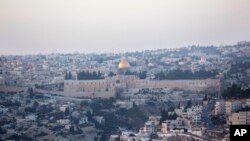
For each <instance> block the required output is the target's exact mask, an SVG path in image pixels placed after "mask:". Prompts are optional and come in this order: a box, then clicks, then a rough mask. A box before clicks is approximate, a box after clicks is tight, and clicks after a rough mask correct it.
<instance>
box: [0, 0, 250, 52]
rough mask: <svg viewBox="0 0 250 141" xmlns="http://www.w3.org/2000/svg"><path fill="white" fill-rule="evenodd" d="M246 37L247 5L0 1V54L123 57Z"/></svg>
mask: <svg viewBox="0 0 250 141" xmlns="http://www.w3.org/2000/svg"><path fill="white" fill-rule="evenodd" d="M249 37H250V1H249V0H71V1H70V0H42V1H38V0H37V1H36V0H0V54H34V53H51V52H61V53H68V52H74V51H79V52H82V53H91V52H96V53H102V52H113V51H114V52H126V51H136V50H145V49H156V48H175V47H181V46H187V45H192V44H200V45H212V44H213V45H221V44H234V43H236V42H237V41H241V40H249V39H250V38H249Z"/></svg>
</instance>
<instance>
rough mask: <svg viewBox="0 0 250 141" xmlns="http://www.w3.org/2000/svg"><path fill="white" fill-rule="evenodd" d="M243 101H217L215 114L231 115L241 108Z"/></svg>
mask: <svg viewBox="0 0 250 141" xmlns="http://www.w3.org/2000/svg"><path fill="white" fill-rule="evenodd" d="M241 107H242V103H241V102H240V101H236V100H235V101H217V102H216V103H215V107H214V112H215V115H219V114H226V115H231V114H232V113H233V112H236V111H238V110H239V109H241Z"/></svg>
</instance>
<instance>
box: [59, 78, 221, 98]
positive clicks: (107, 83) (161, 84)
mask: <svg viewBox="0 0 250 141" xmlns="http://www.w3.org/2000/svg"><path fill="white" fill-rule="evenodd" d="M134 88H173V89H175V88H176V89H184V90H191V91H209V92H219V91H220V80H219V79H204V80H141V79H138V78H137V77H136V76H135V75H116V76H113V77H107V78H105V79H101V80H65V81H64V95H65V96H73V97H89V98H110V97H114V96H115V94H116V91H117V90H118V89H122V90H129V89H134Z"/></svg>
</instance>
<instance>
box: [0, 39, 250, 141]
mask: <svg viewBox="0 0 250 141" xmlns="http://www.w3.org/2000/svg"><path fill="white" fill-rule="evenodd" d="M249 47H250V44H249V42H239V43H238V44H236V45H232V46H223V47H214V46H209V47H199V46H190V47H186V48H179V49H159V50H153V51H143V52H134V53H124V54H114V53H110V54H80V53H74V54H49V55H25V56H1V58H0V62H1V63H0V97H1V98H0V134H1V136H0V140H16V139H23V140H49V141H52V140H60V141H61V140H62V141H64V140H65V141H67V140H95V141H99V140H110V141H113V140H114V141H116V140H121V141H131V140H138V141H148V140H152V141H165V140H167V139H169V140H188V141H189V140H194V139H195V140H201V141H202V140H208V139H216V140H221V141H226V140H228V138H229V125H236V124H242V125H244V124H250V113H249V111H250V100H249V99H247V98H245V99H244V98H241V99H240V98H239V99H238V98H237V99H236V98H230V97H228V98H227V99H226V98H225V99H222V97H221V95H218V94H221V93H222V92H223V90H224V89H225V88H227V86H231V85H232V84H238V85H239V86H240V88H241V90H245V89H249V88H250V81H249V80H250V79H249V78H250V69H249V67H247V66H250V61H249V60H248V58H249V56H250V52H249V51H250V50H249ZM121 56H126V59H125V58H122V59H121ZM117 66H118V67H117ZM81 72H89V73H92V72H98V74H101V77H100V78H98V79H94V80H93V79H87V80H86V79H80V78H79V77H78V74H79V73H81ZM175 72H178V73H175ZM185 72H187V73H188V74H190V75H193V77H190V76H186V75H183V73H185ZM189 72H191V73H189ZM66 74H70V75H66ZM159 74H171V75H172V76H171V77H169V76H168V77H166V78H164V77H165V76H163V77H162V76H161V75H159ZM179 74H182V76H185V78H182V76H178V75H179ZM197 74H199V75H197ZM66 76H67V77H66ZM69 76H70V77H69ZM160 77H162V78H160ZM168 78H170V79H168ZM143 117H145V118H143ZM117 122H120V123H121V124H120V123H117ZM127 125H129V126H127ZM105 127H113V128H114V129H107V128H105Z"/></svg>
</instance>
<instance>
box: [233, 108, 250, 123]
mask: <svg viewBox="0 0 250 141" xmlns="http://www.w3.org/2000/svg"><path fill="white" fill-rule="evenodd" d="M229 121H230V124H232V125H250V111H240V112H237V113H232V116H230V117H229Z"/></svg>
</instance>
